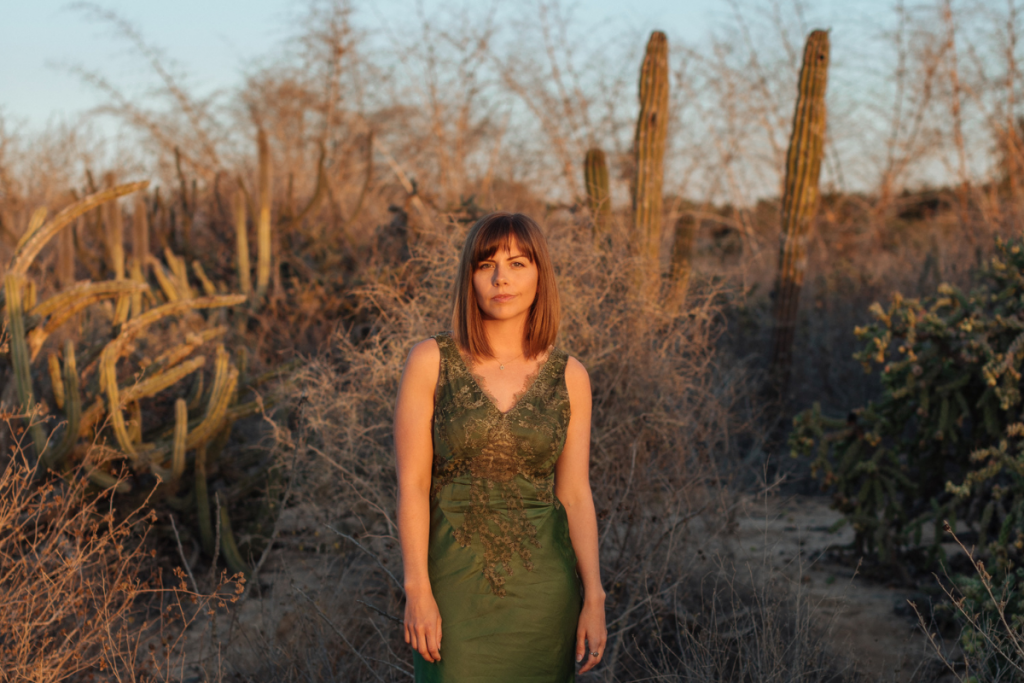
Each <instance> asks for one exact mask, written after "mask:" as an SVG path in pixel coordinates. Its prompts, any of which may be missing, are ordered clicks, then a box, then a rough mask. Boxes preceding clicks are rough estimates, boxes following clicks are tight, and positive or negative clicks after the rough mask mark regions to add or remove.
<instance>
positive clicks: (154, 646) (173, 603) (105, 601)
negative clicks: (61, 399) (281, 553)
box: [0, 423, 241, 683]
mask: <svg viewBox="0 0 1024 683" xmlns="http://www.w3.org/2000/svg"><path fill="white" fill-rule="evenodd" d="M8 426H10V424H9V423H8ZM23 434H24V432H23ZM87 489H88V483H87V482H86V481H85V479H84V478H83V477H82V475H81V473H80V472H78V471H73V472H70V473H69V474H68V475H67V476H66V477H65V478H54V479H52V480H49V481H47V482H46V483H43V484H40V482H39V481H38V477H37V474H36V471H35V469H34V468H32V467H29V466H27V465H26V464H25V462H24V459H23V458H21V457H17V456H16V457H15V458H14V459H13V460H12V461H11V462H10V463H9V464H8V465H7V466H6V467H5V468H4V470H3V472H2V473H0V680H3V681H34V682H38V683H53V682H54V681H64V680H113V681H133V682H134V681H149V680H169V679H176V678H177V679H180V677H181V675H182V674H183V666H184V662H185V656H184V653H183V650H182V646H183V644H184V633H185V631H186V630H187V629H188V628H190V627H193V626H199V625H200V624H201V623H202V622H204V621H205V620H206V615H207V614H208V613H212V612H213V611H214V610H218V609H219V610H224V609H225V608H226V607H227V605H228V603H230V602H234V601H235V599H236V598H237V592H238V591H234V590H232V589H233V587H234V586H235V585H238V584H237V577H236V578H235V579H233V580H231V581H229V580H228V579H227V577H226V576H225V577H221V578H220V580H219V581H215V582H214V585H213V587H212V590H211V591H210V592H199V590H198V588H197V587H196V585H195V583H194V579H193V581H192V584H191V585H189V584H188V583H186V573H185V572H184V571H183V570H182V569H180V568H175V569H174V571H173V573H172V574H173V575H172V576H165V575H164V572H163V571H162V570H161V568H160V567H159V566H158V565H157V563H156V561H155V560H154V559H153V558H154V557H155V555H156V553H155V552H154V551H153V550H151V548H152V543H151V542H150V541H149V536H150V534H151V528H152V527H151V525H152V524H154V523H155V522H156V521H157V517H156V514H155V513H154V512H152V511H151V510H148V509H146V508H139V509H137V510H135V511H134V512H132V513H130V514H127V515H122V514H120V513H118V512H117V510H116V509H115V508H114V505H113V502H112V500H111V496H112V491H111V490H108V491H106V492H103V493H101V494H99V495H96V494H95V493H94V492H89V491H88V490H87ZM240 588H241V586H240V585H238V589H239V591H240Z"/></svg>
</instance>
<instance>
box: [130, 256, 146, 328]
mask: <svg viewBox="0 0 1024 683" xmlns="http://www.w3.org/2000/svg"><path fill="white" fill-rule="evenodd" d="M141 263H142V261H140V260H139V259H137V258H133V259H132V267H131V277H132V282H136V283H138V284H140V285H142V286H143V287H142V288H141V289H139V290H136V291H135V292H134V293H132V310H131V317H132V318H138V317H139V316H140V315H142V314H143V313H144V312H145V308H144V301H145V299H143V296H142V294H143V292H148V291H149V286H148V285H146V278H145V276H144V275H143V274H142V265H140V264H141Z"/></svg>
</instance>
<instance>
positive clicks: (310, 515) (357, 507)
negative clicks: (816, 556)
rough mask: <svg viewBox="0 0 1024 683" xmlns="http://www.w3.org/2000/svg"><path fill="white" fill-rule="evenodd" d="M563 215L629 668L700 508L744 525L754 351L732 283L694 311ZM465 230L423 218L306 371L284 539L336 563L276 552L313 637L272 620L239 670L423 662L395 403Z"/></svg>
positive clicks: (291, 453) (670, 585)
mask: <svg viewBox="0 0 1024 683" xmlns="http://www.w3.org/2000/svg"><path fill="white" fill-rule="evenodd" d="M547 224H548V228H547V234H548V239H549V243H550V246H551V251H552V255H553V259H554V261H555V264H556V271H557V273H558V278H559V287H560V292H561V295H562V304H563V327H562V332H561V335H560V340H559V344H560V345H561V346H562V348H565V349H566V350H567V351H568V352H569V353H571V354H572V355H575V356H576V357H578V358H579V359H580V360H581V361H582V362H583V363H584V365H585V366H586V367H587V368H588V369H589V371H590V374H591V382H592V384H593V387H594V418H593V447H592V465H591V473H592V474H591V479H592V483H593V488H594V496H595V502H596V505H597V509H598V514H599V518H600V520H601V521H600V534H601V537H600V542H601V554H602V562H603V573H604V579H605V583H606V586H608V587H609V601H608V613H609V618H610V620H612V623H613V627H612V629H611V644H610V648H609V651H608V655H607V656H606V662H607V664H606V666H605V670H606V671H609V672H612V671H614V672H617V674H624V673H628V671H629V670H630V668H631V667H632V664H631V663H630V660H629V657H627V656H626V652H627V651H629V650H630V649H631V648H633V644H632V641H631V640H630V638H631V635H630V634H631V633H633V632H634V629H635V628H637V627H638V626H640V625H641V624H644V623H645V621H646V619H647V616H646V615H647V614H648V613H649V610H650V606H651V600H652V596H663V595H668V594H671V593H672V592H673V591H676V590H679V589H680V587H681V586H684V585H686V584H685V582H686V581H688V580H689V578H688V576H687V575H686V573H685V567H686V566H688V563H687V562H686V556H687V540H688V539H689V538H690V533H691V531H690V524H691V522H692V521H693V520H694V519H696V518H697V517H699V518H700V519H701V521H702V524H701V525H700V530H701V533H708V532H710V533H711V534H716V533H719V532H722V531H726V530H727V529H728V528H729V526H730V523H731V515H732V513H733V510H734V509H735V506H734V494H732V493H731V492H730V490H729V489H728V488H727V487H726V486H725V484H726V483H727V481H728V478H729V477H730V476H731V472H730V463H734V462H735V458H731V457H730V456H731V455H733V454H734V453H736V452H737V451H740V450H743V449H748V448H751V447H752V445H754V444H755V443H756V441H757V436H758V435H757V434H756V433H755V432H754V431H753V429H752V428H751V426H750V424H751V423H752V417H753V415H752V414H751V411H750V409H748V408H747V407H746V406H744V405H742V404H741V397H742V396H743V394H744V389H745V387H746V385H747V382H748V376H747V372H746V370H745V369H744V366H743V364H742V363H739V362H736V361H735V360H734V359H726V358H723V357H721V355H720V354H719V353H718V352H717V351H716V338H717V335H718V334H719V333H720V331H721V327H722V325H721V317H720V316H719V313H718V309H717V305H716V303H715V301H716V297H717V295H718V293H717V292H716V291H712V290H711V289H710V288H705V291H698V292H697V293H696V294H695V295H694V296H693V297H692V299H691V301H690V302H689V305H688V306H687V307H686V308H685V309H684V310H681V311H678V312H673V311H669V310H665V309H663V308H662V307H660V306H659V305H656V304H653V303H651V302H647V301H643V300H638V299H636V298H635V297H634V296H633V295H632V294H630V292H631V291H632V288H631V287H630V283H631V281H632V277H633V273H632V269H633V261H632V259H631V258H630V257H628V256H623V254H625V253H626V250H625V249H623V248H620V247H621V246H622V245H619V246H613V247H612V248H611V250H610V251H602V250H600V249H598V248H596V247H594V246H593V244H592V240H591V238H590V231H589V227H588V226H586V225H583V224H581V223H579V222H578V221H577V220H576V219H575V218H574V217H573V216H571V215H569V214H561V213H556V214H553V215H551V216H549V217H548V220H547ZM466 229H467V225H466V224H459V223H446V224H444V225H441V224H440V222H439V221H438V224H437V225H435V226H434V227H425V228H424V229H422V230H421V231H419V233H418V235H417V237H416V238H415V239H414V240H413V241H412V243H411V244H410V252H411V258H410V259H409V260H408V261H405V262H404V263H400V264H397V265H392V266H390V267H383V266H382V267H380V268H379V269H378V270H377V272H376V276H375V277H374V278H373V280H372V281H371V282H370V283H369V284H367V285H366V286H365V287H364V288H363V289H362V290H361V291H360V292H359V299H360V301H361V306H362V309H361V311H360V313H359V315H358V316H357V321H358V322H357V323H354V324H353V325H351V326H350V327H348V328H345V329H339V330H338V331H337V333H336V334H335V335H334V337H333V339H332V346H331V349H330V350H329V351H328V352H327V353H325V354H323V355H321V356H319V357H316V358H312V359H310V361H309V363H308V364H307V365H306V366H305V368H304V369H303V370H302V371H301V376H300V378H299V380H298V381H299V384H300V385H301V386H302V393H301V399H300V400H299V403H298V405H297V406H296V413H295V419H294V420H293V425H294V427H295V428H294V429H293V430H290V431H289V430H280V431H278V432H277V435H278V442H279V444H278V445H279V450H280V452H281V462H282V465H283V466H284V467H286V469H287V471H288V476H289V477H290V480H291V486H292V487H293V490H294V491H295V495H296V499H295V500H296V504H295V506H294V507H293V508H292V509H291V510H288V511H286V512H285V514H284V515H283V516H282V518H284V519H289V520H290V522H288V525H289V527H290V530H289V534H288V536H289V537H288V538H287V539H283V540H282V543H283V544H284V545H285V546H286V547H290V548H292V549H294V548H296V547H297V546H299V544H300V543H301V547H302V548H304V549H312V548H316V549H317V551H321V550H322V551H325V552H326V554H325V557H324V558H323V562H322V563H321V565H323V566H327V567H330V571H329V577H328V578H325V579H324V580H322V581H320V582H319V584H314V585H313V588H312V591H313V595H310V594H308V593H307V592H304V590H303V591H300V590H299V589H297V588H295V586H297V585H299V584H300V583H304V582H305V581H306V578H304V576H303V575H308V573H309V569H308V567H309V564H308V563H307V562H306V561H304V560H301V559H299V558H300V557H301V556H298V557H297V556H296V555H295V554H294V553H291V554H288V555H287V556H286V555H284V554H282V555H281V556H279V557H278V561H277V563H276V564H274V563H271V565H270V566H271V567H273V568H274V571H276V572H277V574H276V576H275V578H274V581H273V585H274V587H275V588H274V590H275V594H274V596H276V597H278V599H280V597H279V596H277V593H276V591H279V590H280V591H282V592H287V591H289V588H288V584H291V586H292V589H291V591H292V592H294V593H295V595H294V599H295V600H296V603H297V605H293V607H292V608H293V609H295V607H296V606H297V607H298V609H295V613H301V616H299V617H294V616H293V617H290V618H297V619H298V621H303V622H304V624H298V623H296V625H295V628H296V629H300V628H301V629H304V630H305V631H306V632H307V633H308V634H309V636H308V637H305V638H303V639H299V641H300V642H294V641H291V642H289V643H283V642H282V640H283V639H282V638H280V637H278V638H277V639H276V640H275V637H274V636H271V635H264V636H260V638H262V640H261V644H262V647H261V648H259V649H262V650H263V651H267V650H269V649H272V650H274V651H275V652H277V653H278V654H276V655H275V657H274V658H273V660H271V658H263V659H262V661H261V662H260V663H259V665H253V664H252V663H251V660H250V661H248V662H243V661H241V660H240V659H239V658H237V657H236V658H234V659H232V657H231V655H230V654H229V656H228V659H229V660H230V661H232V667H235V668H236V670H238V671H239V672H245V673H247V674H248V675H251V676H254V679H262V678H263V677H264V676H273V677H274V678H275V679H278V680H285V679H290V678H289V677H291V676H298V677H306V676H308V677H311V678H312V679H314V680H339V679H346V680H352V679H353V678H365V677H370V676H372V677H376V678H378V679H380V680H391V679H392V678H402V677H403V676H404V674H403V673H402V672H403V671H407V670H408V669H409V667H410V660H411V654H410V652H409V650H408V647H407V646H406V645H405V644H404V643H403V642H402V640H401V631H400V628H399V624H400V622H399V621H398V618H399V616H400V615H401V614H402V611H403V604H402V603H403V597H404V596H403V592H402V584H401V557H400V554H399V547H398V539H397V530H396V527H395V521H394V520H395V517H394V509H395V503H396V486H395V466H394V453H393V443H392V414H393V407H394V400H395V395H396V392H397V388H398V382H399V378H400V376H401V372H402V367H403V364H404V362H405V358H406V356H407V355H408V352H409V350H410V348H411V347H412V346H413V345H414V344H415V343H416V342H418V341H420V340H422V339H424V338H426V337H428V336H429V335H431V334H434V333H436V332H440V331H443V330H446V329H447V328H448V306H449V303H448V302H449V291H450V284H451V282H452V280H453V278H454V274H455V268H456V265H457V257H458V253H459V246H460V245H461V243H462V241H463V239H464V236H465V232H466ZM619 237H623V236H619ZM614 241H615V242H616V243H618V242H619V241H620V239H619V238H616V240H614ZM300 515H301V517H302V521H301V522H298V523H297V522H296V521H295V520H296V519H297V518H298V517H299V516H300ZM325 535H326V538H327V542H326V543H325V542H324V540H325ZM335 541H336V542H337V544H338V545H339V547H338V550H339V551H340V552H335V550H334V547H333V546H334V545H335ZM285 576H290V577H291V581H286V580H285ZM304 605H305V606H310V605H311V606H312V607H310V608H308V609H307V608H306V607H304ZM277 618H278V617H277V616H275V617H274V619H277ZM268 625H269V622H268ZM263 630H264V631H266V632H267V633H270V632H273V630H274V629H271V628H267V629H263ZM289 640H290V639H289ZM368 670H369V671H368ZM370 671H372V672H373V673H372V674H371V673H369V672H370Z"/></svg>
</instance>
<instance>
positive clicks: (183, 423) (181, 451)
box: [171, 398, 188, 481]
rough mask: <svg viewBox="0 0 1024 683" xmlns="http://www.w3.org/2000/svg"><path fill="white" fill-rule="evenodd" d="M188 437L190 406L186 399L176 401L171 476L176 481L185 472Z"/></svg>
mask: <svg viewBox="0 0 1024 683" xmlns="http://www.w3.org/2000/svg"><path fill="white" fill-rule="evenodd" d="M187 437H188V406H186V405H185V399H183V398H179V399H178V400H177V401H175V402H174V450H173V451H172V452H171V476H173V477H174V481H177V480H179V479H181V475H182V474H184V473H185V451H186V450H187V449H186V448H185V439H186V438H187Z"/></svg>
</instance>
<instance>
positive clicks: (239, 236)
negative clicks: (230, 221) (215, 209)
mask: <svg viewBox="0 0 1024 683" xmlns="http://www.w3.org/2000/svg"><path fill="white" fill-rule="evenodd" d="M245 204H246V201H245V193H244V192H242V190H238V191H236V192H235V253H236V257H235V258H236V260H235V264H236V265H237V267H238V288H239V289H240V290H241V292H242V294H245V295H246V296H248V295H249V293H250V292H252V276H251V274H250V268H251V266H250V265H249V231H248V228H247V226H246V215H245Z"/></svg>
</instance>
